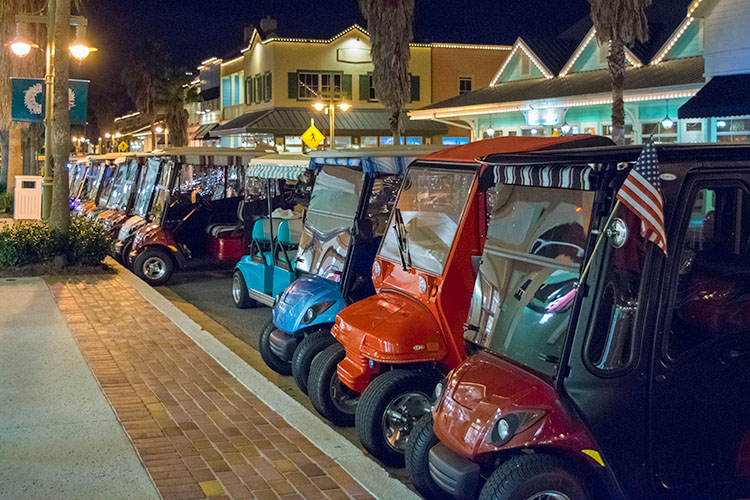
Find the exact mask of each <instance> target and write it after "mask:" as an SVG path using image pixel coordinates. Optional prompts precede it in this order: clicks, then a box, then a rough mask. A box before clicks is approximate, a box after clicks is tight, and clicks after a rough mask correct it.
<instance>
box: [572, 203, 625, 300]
mask: <svg viewBox="0 0 750 500" xmlns="http://www.w3.org/2000/svg"><path fill="white" fill-rule="evenodd" d="M619 207H620V199H619V198H618V199H617V202H616V203H615V206H614V207H612V211H611V212H610V214H609V217H608V218H607V222H605V223H604V227H603V228H602V230H601V232H600V233H599V236H598V237H597V238H596V244H594V249H593V250H592V251H591V256H589V260H588V261H586V265H585V266H584V268H583V272H581V277H580V278H578V286H577V287H576V288H581V284H582V283H583V281H584V280H585V279H586V274H588V272H589V269H590V268H591V261H593V260H594V256H595V255H596V251H597V250H598V249H599V245H601V243H602V240H603V239H604V238H605V237H606V236H607V229H609V224H610V223H611V222H612V218H613V217H614V216H615V212H617V209H618V208H619Z"/></svg>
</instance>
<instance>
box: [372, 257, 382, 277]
mask: <svg viewBox="0 0 750 500" xmlns="http://www.w3.org/2000/svg"><path fill="white" fill-rule="evenodd" d="M372 272H373V273H375V276H378V277H380V262H378V261H375V264H373V265H372Z"/></svg>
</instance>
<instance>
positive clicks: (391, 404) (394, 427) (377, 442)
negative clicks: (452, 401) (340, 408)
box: [355, 370, 438, 467]
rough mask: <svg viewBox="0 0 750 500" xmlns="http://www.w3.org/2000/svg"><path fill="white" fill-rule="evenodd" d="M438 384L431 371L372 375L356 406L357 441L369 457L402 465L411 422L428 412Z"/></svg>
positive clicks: (395, 465)
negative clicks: (369, 454) (372, 377)
mask: <svg viewBox="0 0 750 500" xmlns="http://www.w3.org/2000/svg"><path fill="white" fill-rule="evenodd" d="M437 383H438V379H437V377H436V376H435V375H434V374H433V373H432V372H422V371H416V370H392V371H388V372H385V373H383V374H382V375H379V376H378V377H376V378H375V380H373V381H372V382H370V385H368V386H367V388H366V389H365V390H364V392H363V393H362V397H361V398H360V402H359V405H358V407H357V416H356V423H355V425H356V427H357V435H358V436H359V440H360V441H361V442H362V446H364V447H365V449H366V450H367V451H369V452H370V453H371V454H372V455H373V456H375V457H377V458H378V459H380V460H381V461H382V462H383V463H385V464H387V465H391V466H393V467H403V466H404V452H405V450H406V443H407V441H408V439H409V435H410V434H411V431H412V429H413V428H414V425H415V424H416V423H417V421H418V420H419V419H420V418H422V417H423V416H424V415H425V414H427V413H429V411H430V407H431V406H432V402H431V400H430V395H431V394H432V392H433V391H434V389H435V385H436V384H437Z"/></svg>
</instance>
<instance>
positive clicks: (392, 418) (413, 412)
mask: <svg viewBox="0 0 750 500" xmlns="http://www.w3.org/2000/svg"><path fill="white" fill-rule="evenodd" d="M428 411H430V398H429V397H428V396H427V394H424V393H422V392H407V393H404V394H399V395H398V396H396V397H395V398H393V399H392V400H391V402H390V403H389V404H388V406H387V407H386V409H385V413H383V436H384V437H385V442H386V443H388V446H390V447H391V448H392V449H394V450H395V451H397V452H399V453H403V452H404V450H405V449H406V440H407V439H409V434H411V431H412V429H413V428H414V424H415V423H416V422H417V420H419V419H420V418H422V415H424V414H426V413H427V412H428Z"/></svg>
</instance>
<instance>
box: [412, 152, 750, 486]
mask: <svg viewBox="0 0 750 500" xmlns="http://www.w3.org/2000/svg"><path fill="white" fill-rule="evenodd" d="M639 153H640V147H624V148H615V147H612V148H593V149H589V150H570V151H555V152H538V153H529V154H525V155H490V156H488V157H486V158H485V161H487V162H489V163H490V164H493V165H495V166H496V167H495V168H496V172H497V177H498V185H497V187H496V188H495V189H494V190H493V197H494V198H495V199H494V203H493V206H492V208H491V214H492V215H491V219H490V229H489V233H488V238H487V243H486V246H485V252H484V256H483V261H482V266H481V268H480V273H479V278H478V280H477V283H476V286H475V288H474V298H473V305H472V309H471V312H470V314H469V315H468V321H467V323H466V328H465V337H466V340H467V341H468V343H469V345H470V346H472V347H471V350H472V351H474V352H475V354H474V355H472V356H471V357H469V358H468V359H467V360H466V361H465V362H463V363H462V364H461V365H459V366H458V367H457V368H456V369H455V370H454V371H453V372H452V373H451V374H450V376H449V377H448V378H447V379H446V380H445V381H443V382H441V383H440V384H438V386H437V387H436V391H435V393H436V396H437V400H436V402H435V403H434V407H433V410H432V414H431V415H430V414H428V415H426V416H425V417H424V418H423V419H422V420H421V421H420V422H419V423H418V424H417V426H416V427H415V430H414V432H413V433H412V437H411V438H410V440H409V444H408V446H407V460H406V462H407V467H408V469H409V472H410V474H411V476H412V478H413V479H414V483H415V485H416V486H417V488H418V489H419V490H420V491H421V492H422V493H423V494H424V495H425V496H427V497H428V498H450V497H456V498H460V499H472V498H477V497H479V498H481V499H493V500H509V499H524V500H531V499H542V498H545V499H556V500H588V499H594V498H598V499H622V500H624V499H630V500H636V499H637V500H641V499H653V500H660V499H664V500H667V499H672V500H677V499H679V500H697V499H701V500H703V499H706V500H707V499H714V500H730V499H738V498H746V497H748V496H750V147H747V146H720V145H684V146H681V145H664V146H657V156H658V160H659V164H660V168H661V175H660V178H661V187H662V191H663V196H664V206H665V222H666V234H667V241H668V256H666V255H665V254H664V253H662V252H661V251H660V249H659V248H658V247H657V246H656V245H654V244H651V243H649V242H648V241H646V240H645V239H644V238H643V237H642V236H641V223H640V220H639V219H638V218H637V217H636V216H635V215H634V214H633V213H632V212H631V211H629V210H628V209H626V208H624V207H622V206H621V207H619V208H617V210H616V211H615V213H614V214H613V218H612V220H611V223H610V224H609V225H607V220H608V217H609V215H610V213H611V212H612V209H613V205H614V204H615V193H616V192H617V191H618V190H619V188H620V186H621V185H622V182H623V180H624V178H625V177H626V175H627V174H628V172H629V168H631V166H632V164H633V162H634V161H635V160H636V158H637V156H638V154H639ZM565 179H576V182H574V183H573V184H570V183H566V182H564V181H565ZM602 232H603V237H602V243H601V245H600V247H599V248H598V250H597V251H596V252H594V250H593V249H594V247H595V241H596V240H597V238H598V237H599V235H602ZM587 262H590V269H589V271H588V274H586V275H585V278H583V282H582V283H581V284H580V286H579V283H578V281H579V280H580V279H581V270H582V269H583V268H584V267H585V266H586V263H587Z"/></svg>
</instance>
